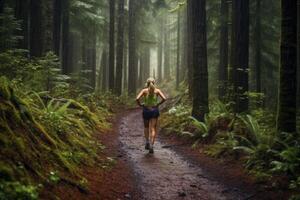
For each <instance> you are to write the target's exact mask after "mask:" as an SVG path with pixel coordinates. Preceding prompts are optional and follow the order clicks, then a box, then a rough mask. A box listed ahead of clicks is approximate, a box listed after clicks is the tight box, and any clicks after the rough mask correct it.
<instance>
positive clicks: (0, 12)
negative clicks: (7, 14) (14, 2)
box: [0, 0, 5, 14]
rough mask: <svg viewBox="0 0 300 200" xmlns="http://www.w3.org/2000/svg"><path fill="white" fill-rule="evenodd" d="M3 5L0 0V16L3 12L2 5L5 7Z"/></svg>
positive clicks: (2, 1) (2, 0)
mask: <svg viewBox="0 0 300 200" xmlns="http://www.w3.org/2000/svg"><path fill="white" fill-rule="evenodd" d="M4 3H5V1H4V0H0V14H2V13H3V11H4V5H5V4H4Z"/></svg>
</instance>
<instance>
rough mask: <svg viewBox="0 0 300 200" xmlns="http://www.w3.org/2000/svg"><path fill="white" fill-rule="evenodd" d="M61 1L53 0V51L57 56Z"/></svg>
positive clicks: (59, 40) (59, 36) (59, 37)
mask: <svg viewBox="0 0 300 200" xmlns="http://www.w3.org/2000/svg"><path fill="white" fill-rule="evenodd" d="M62 2H63V1H61V0H54V1H53V51H54V53H55V54H56V55H58V56H59V52H60V42H61V18H62Z"/></svg>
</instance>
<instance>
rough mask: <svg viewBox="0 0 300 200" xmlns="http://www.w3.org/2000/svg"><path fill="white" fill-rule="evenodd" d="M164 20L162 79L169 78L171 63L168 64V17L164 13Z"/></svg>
mask: <svg viewBox="0 0 300 200" xmlns="http://www.w3.org/2000/svg"><path fill="white" fill-rule="evenodd" d="M165 18H166V20H165V21H164V22H165V24H164V26H165V29H164V31H165V32H164V68H163V69H164V80H169V79H170V72H171V69H170V68H171V65H170V43H169V40H170V30H169V27H168V23H169V19H168V15H165Z"/></svg>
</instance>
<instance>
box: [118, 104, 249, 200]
mask: <svg viewBox="0 0 300 200" xmlns="http://www.w3.org/2000/svg"><path fill="white" fill-rule="evenodd" d="M140 115H141V113H140V111H139V110H134V111H132V112H130V113H129V114H128V115H126V116H124V117H122V118H121V119H120V122H119V125H118V126H119V127H118V129H119V134H120V136H119V137H120V138H119V139H120V142H121V148H122V149H123V152H124V153H126V155H127V156H126V157H127V158H126V159H128V160H129V161H130V162H131V165H132V168H133V171H134V173H135V175H136V177H138V179H139V180H138V182H139V184H138V185H139V187H140V188H139V189H140V190H141V192H142V194H143V199H145V200H146V199H147V200H168V199H172V200H175V199H193V200H194V199H201V200H206V199H211V200H222V199H232V200H233V199H234V200H238V199H248V198H249V197H250V196H251V194H247V193H243V192H241V190H238V189H236V188H229V187H227V186H225V185H223V184H221V183H219V182H217V181H215V180H214V179H213V178H211V177H210V176H209V175H208V174H206V173H205V172H204V171H203V170H202V169H201V167H199V166H196V165H193V164H192V163H190V162H189V161H187V160H185V159H184V158H183V157H181V156H180V155H178V154H177V153H176V152H174V151H173V150H171V149H170V148H168V146H167V145H164V144H162V143H161V142H160V141H159V140H158V141H157V142H156V144H155V147H154V151H155V152H154V154H153V155H152V154H148V152H147V151H146V150H144V138H143V136H142V135H143V123H142V119H141V116H140Z"/></svg>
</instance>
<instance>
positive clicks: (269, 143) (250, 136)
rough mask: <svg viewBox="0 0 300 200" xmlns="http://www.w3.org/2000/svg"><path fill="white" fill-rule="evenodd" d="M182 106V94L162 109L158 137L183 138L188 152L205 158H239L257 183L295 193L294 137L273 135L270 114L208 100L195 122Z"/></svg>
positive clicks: (298, 167)
mask: <svg viewBox="0 0 300 200" xmlns="http://www.w3.org/2000/svg"><path fill="white" fill-rule="evenodd" d="M188 102H189V99H188V95H183V96H178V97H176V98H174V99H172V100H171V102H170V104H169V105H168V106H167V107H166V108H164V113H163V114H162V117H161V126H162V133H164V134H166V135H176V136H178V137H184V138H188V139H189V140H191V141H192V143H193V144H192V146H191V148H198V149H201V152H204V153H205V154H206V155H208V156H211V157H215V158H224V159H227V160H231V159H235V160H239V161H240V162H241V163H242V164H243V165H244V167H245V168H246V169H247V170H248V172H249V173H250V174H252V175H254V176H255V177H256V180H257V181H258V182H268V183H272V187H274V188H278V189H283V188H284V187H285V189H290V190H291V191H294V192H296V193H297V192H298V193H299V188H300V174H299V172H300V159H299V158H300V146H299V144H300V141H299V135H298V134H296V133H295V134H290V133H285V132H278V131H277V130H276V117H275V116H276V113H275V112H274V111H271V110H267V109H261V108H256V109H253V110H252V111H251V112H250V113H244V114H243V113H241V114H237V113H234V112H233V109H232V107H233V104H234V102H228V103H223V102H221V101H219V100H217V99H212V100H211V101H210V102H211V103H210V113H209V114H207V115H205V120H204V121H203V122H201V121H198V120H197V119H195V118H193V117H192V116H191V109H192V108H191V106H189V103H188ZM298 198H299V196H298V195H296V196H294V197H293V198H292V199H298Z"/></svg>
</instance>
